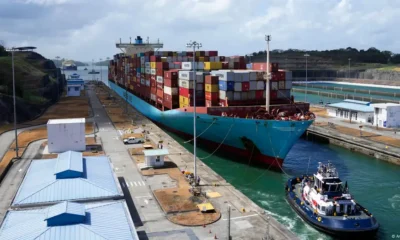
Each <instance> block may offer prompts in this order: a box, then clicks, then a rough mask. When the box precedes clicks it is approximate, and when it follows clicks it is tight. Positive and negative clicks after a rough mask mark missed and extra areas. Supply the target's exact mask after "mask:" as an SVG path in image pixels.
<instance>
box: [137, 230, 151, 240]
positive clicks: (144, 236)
mask: <svg viewBox="0 0 400 240" xmlns="http://www.w3.org/2000/svg"><path fill="white" fill-rule="evenodd" d="M137 234H138V237H139V239H140V240H148V239H149V237H148V236H147V233H146V232H145V231H137Z"/></svg>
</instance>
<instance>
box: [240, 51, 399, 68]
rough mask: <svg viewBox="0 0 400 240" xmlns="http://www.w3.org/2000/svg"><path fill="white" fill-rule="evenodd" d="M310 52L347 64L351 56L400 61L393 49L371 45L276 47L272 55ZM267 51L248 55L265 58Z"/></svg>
mask: <svg viewBox="0 0 400 240" xmlns="http://www.w3.org/2000/svg"><path fill="white" fill-rule="evenodd" d="M306 53H308V54H310V56H311V57H320V58H326V59H331V60H332V61H334V62H336V63H340V64H346V63H348V61H349V58H350V59H351V61H352V62H358V63H382V64H388V63H391V64H398V63H400V54H395V53H393V52H391V51H380V50H379V49H376V48H374V47H371V48H369V49H367V50H364V49H360V50H358V49H356V48H351V47H348V48H340V49H333V50H324V51H317V50H312V51H307V50H300V49H288V50H281V49H275V50H272V51H271V52H270V54H271V57H281V58H285V57H286V58H294V57H302V56H304V54H306ZM265 55H266V51H259V52H254V53H253V54H252V55H251V56H250V55H248V56H247V57H251V58H254V60H256V59H258V58H260V59H261V58H265Z"/></svg>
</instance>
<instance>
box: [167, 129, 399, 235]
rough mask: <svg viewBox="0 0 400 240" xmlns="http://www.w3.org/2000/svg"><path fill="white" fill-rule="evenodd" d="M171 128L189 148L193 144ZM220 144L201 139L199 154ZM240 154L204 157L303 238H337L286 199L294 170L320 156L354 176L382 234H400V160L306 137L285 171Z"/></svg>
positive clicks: (356, 192) (353, 188)
mask: <svg viewBox="0 0 400 240" xmlns="http://www.w3.org/2000/svg"><path fill="white" fill-rule="evenodd" d="M168 134H170V135H171V136H172V137H173V138H174V139H175V140H176V141H178V142H180V143H181V144H182V145H183V146H184V147H185V148H186V149H187V150H189V151H190V152H193V145H192V144H190V143H183V142H184V141H185V140H187V139H183V138H181V137H180V136H177V135H175V134H173V133H168ZM213 150H214V149H207V148H206V146H202V145H199V149H198V151H197V152H198V157H200V158H202V157H206V156H208V155H209V154H211V153H212V152H213ZM240 160H243V159H234V158H232V156H228V155H226V154H224V153H223V152H218V151H217V153H216V154H215V155H212V156H211V157H210V158H207V159H204V160H202V161H203V162H204V163H205V164H207V165H208V166H209V167H211V168H212V169H213V170H214V171H216V172H217V173H218V174H220V175H221V176H222V177H223V178H224V179H225V180H227V181H228V182H229V183H230V184H232V185H233V186H234V187H235V188H237V189H238V190H240V191H241V192H242V193H244V194H245V195H246V196H248V197H249V198H250V199H251V200H253V201H254V202H255V203H257V204H258V205H259V206H261V207H262V208H264V209H265V210H266V212H268V213H270V214H271V215H272V216H273V217H274V218H276V219H277V220H278V221H279V222H281V223H283V224H284V225H285V226H286V227H288V228H289V229H290V230H292V231H293V232H295V233H296V234H297V235H298V236H299V237H300V238H301V239H332V238H331V237H329V236H327V235H325V234H323V233H320V232H318V231H317V230H315V229H313V228H312V227H310V226H309V225H307V224H306V223H305V222H303V220H301V219H300V217H298V216H297V215H296V214H295V212H294V211H293V210H292V209H291V208H290V206H289V204H288V203H287V202H286V200H285V191H284V186H285V183H286V180H287V179H288V178H289V176H297V175H302V174H305V173H307V166H308V163H309V169H308V173H309V174H311V173H314V172H315V171H316V169H317V165H318V162H325V163H326V162H327V161H331V162H332V163H333V164H334V165H335V166H336V168H337V170H338V172H339V176H340V177H341V179H342V180H343V181H346V180H347V181H348V186H349V190H350V192H351V194H352V195H353V196H354V197H355V199H356V201H358V202H359V203H360V204H361V205H363V206H364V207H366V208H367V209H368V210H369V211H370V212H372V214H373V215H374V216H375V217H376V218H377V220H378V221H379V223H380V224H381V227H380V230H379V232H378V234H377V238H378V239H391V236H392V234H400V232H399V231H400V230H399V228H398V226H399V223H400V174H399V172H400V166H396V165H392V164H388V163H385V162H382V161H379V160H376V159H374V158H371V157H368V156H364V155H361V154H358V153H354V152H351V151H348V150H346V149H344V148H340V147H336V146H333V145H329V144H320V143H315V142H312V141H307V140H305V139H300V140H299V141H298V142H297V143H296V144H295V145H294V147H293V148H292V150H291V151H290V153H289V154H288V156H287V157H286V159H285V161H284V164H283V171H284V172H281V173H278V172H273V171H269V170H265V169H261V168H258V167H254V166H251V165H248V164H247V163H245V162H248V159H244V161H240Z"/></svg>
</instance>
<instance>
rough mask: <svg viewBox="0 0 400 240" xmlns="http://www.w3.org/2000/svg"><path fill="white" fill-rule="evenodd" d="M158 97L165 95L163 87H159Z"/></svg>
mask: <svg viewBox="0 0 400 240" xmlns="http://www.w3.org/2000/svg"><path fill="white" fill-rule="evenodd" d="M157 97H160V98H163V97H164V91H163V90H162V89H158V88H157Z"/></svg>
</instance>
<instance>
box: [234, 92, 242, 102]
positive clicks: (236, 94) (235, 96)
mask: <svg viewBox="0 0 400 240" xmlns="http://www.w3.org/2000/svg"><path fill="white" fill-rule="evenodd" d="M233 100H235V101H237V100H242V94H241V92H233Z"/></svg>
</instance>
